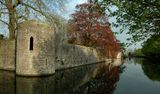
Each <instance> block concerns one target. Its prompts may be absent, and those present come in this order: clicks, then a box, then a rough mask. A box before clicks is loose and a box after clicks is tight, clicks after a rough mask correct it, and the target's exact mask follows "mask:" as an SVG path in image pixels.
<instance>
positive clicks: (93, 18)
mask: <svg viewBox="0 0 160 94" xmlns="http://www.w3.org/2000/svg"><path fill="white" fill-rule="evenodd" d="M100 10H101V9H100V7H99V6H97V5H96V4H92V3H84V4H80V5H77V6H76V12H75V13H74V14H72V18H71V19H70V20H69V30H68V31H69V37H70V39H69V43H73V44H79V45H84V46H92V47H95V48H97V49H98V50H99V51H100V52H101V54H102V55H103V56H105V57H108V58H116V56H117V53H118V52H119V50H120V47H119V44H118V43H117V40H116V38H115V36H114V34H113V33H112V30H111V28H110V25H109V22H108V16H107V15H106V14H102V12H101V11H100Z"/></svg>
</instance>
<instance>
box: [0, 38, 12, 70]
mask: <svg viewBox="0 0 160 94" xmlns="http://www.w3.org/2000/svg"><path fill="white" fill-rule="evenodd" d="M0 69H5V70H15V40H4V39H3V40H0Z"/></svg>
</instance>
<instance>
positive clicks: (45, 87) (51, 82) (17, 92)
mask: <svg viewBox="0 0 160 94" xmlns="http://www.w3.org/2000/svg"><path fill="white" fill-rule="evenodd" d="M120 69H121V68H120V67H119V66H115V65H113V64H109V63H100V64H93V65H88V66H83V67H77V68H72V69H68V70H62V71H57V72H56V74H55V75H54V76H49V77H41V78H38V77H32V78H27V77H19V76H18V77H15V75H14V73H10V72H4V71H0V86H1V88H0V94H113V91H114V89H115V88H116V83H117V81H118V80H119V72H120Z"/></svg>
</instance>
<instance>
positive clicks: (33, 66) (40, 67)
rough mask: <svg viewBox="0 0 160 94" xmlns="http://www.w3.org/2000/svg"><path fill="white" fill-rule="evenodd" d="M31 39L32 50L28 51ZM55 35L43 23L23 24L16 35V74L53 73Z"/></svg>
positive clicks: (35, 74)
mask: <svg viewBox="0 0 160 94" xmlns="http://www.w3.org/2000/svg"><path fill="white" fill-rule="evenodd" d="M31 38H33V39H32V40H33V45H32V46H33V50H32V49H30V45H31ZM54 46H55V34H54V31H53V29H52V28H51V27H50V26H49V25H47V24H44V23H39V22H35V21H29V22H24V23H22V24H21V25H20V27H19V30H18V33H17V53H16V58H17V59H16V73H17V74H19V75H28V76H29V75H30V76H38V75H48V74H53V73H54V72H55V68H54V67H55V65H54V61H55V60H54V56H55V47H54Z"/></svg>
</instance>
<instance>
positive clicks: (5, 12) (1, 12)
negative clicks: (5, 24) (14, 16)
mask: <svg viewBox="0 0 160 94" xmlns="http://www.w3.org/2000/svg"><path fill="white" fill-rule="evenodd" d="M0 13H1V14H9V13H8V12H0Z"/></svg>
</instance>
